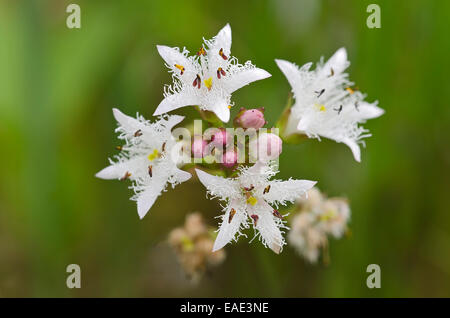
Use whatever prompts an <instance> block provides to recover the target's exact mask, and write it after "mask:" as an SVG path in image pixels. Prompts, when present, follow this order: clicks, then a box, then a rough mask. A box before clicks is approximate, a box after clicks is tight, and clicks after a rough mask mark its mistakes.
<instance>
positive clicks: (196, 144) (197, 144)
mask: <svg viewBox="0 0 450 318" xmlns="http://www.w3.org/2000/svg"><path fill="white" fill-rule="evenodd" d="M207 145H208V143H207V142H206V140H203V139H202V138H201V137H194V141H193V142H192V146H191V151H192V155H193V156H194V158H203V155H204V153H205V148H206V146H207Z"/></svg>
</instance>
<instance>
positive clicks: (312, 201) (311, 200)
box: [288, 188, 350, 263]
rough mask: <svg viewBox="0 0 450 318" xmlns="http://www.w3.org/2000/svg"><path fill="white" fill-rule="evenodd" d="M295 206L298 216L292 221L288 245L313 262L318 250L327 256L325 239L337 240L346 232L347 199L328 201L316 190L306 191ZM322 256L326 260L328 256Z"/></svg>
mask: <svg viewBox="0 0 450 318" xmlns="http://www.w3.org/2000/svg"><path fill="white" fill-rule="evenodd" d="M297 204H298V206H299V208H300V213H297V214H295V215H294V216H293V218H292V221H291V224H290V225H291V229H290V231H289V234H288V242H289V245H291V246H292V247H294V248H295V249H296V250H297V252H298V253H299V254H300V255H301V256H303V257H304V258H305V259H307V260H308V261H309V262H311V263H315V262H317V260H318V259H319V257H320V254H321V253H320V252H321V250H323V251H324V253H327V247H328V237H329V236H332V237H334V238H336V239H339V238H341V237H342V236H343V235H344V233H345V232H346V231H347V224H348V222H349V221H350V207H349V205H348V202H347V200H346V199H343V198H329V199H327V198H326V197H324V195H323V194H322V193H321V192H320V191H319V190H318V189H317V188H312V189H311V190H309V191H308V196H307V198H305V199H304V198H302V199H300V200H298V201H297ZM324 256H325V259H327V258H328V256H327V254H325V255H324Z"/></svg>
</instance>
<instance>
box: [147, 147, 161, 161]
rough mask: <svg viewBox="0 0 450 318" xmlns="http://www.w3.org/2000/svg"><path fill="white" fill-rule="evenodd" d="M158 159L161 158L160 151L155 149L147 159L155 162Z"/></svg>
mask: <svg viewBox="0 0 450 318" xmlns="http://www.w3.org/2000/svg"><path fill="white" fill-rule="evenodd" d="M158 157H159V151H158V149H155V150H153V152H152V153H151V154H149V155H148V157H147V158H148V160H150V161H153V160H155V159H156V158H158Z"/></svg>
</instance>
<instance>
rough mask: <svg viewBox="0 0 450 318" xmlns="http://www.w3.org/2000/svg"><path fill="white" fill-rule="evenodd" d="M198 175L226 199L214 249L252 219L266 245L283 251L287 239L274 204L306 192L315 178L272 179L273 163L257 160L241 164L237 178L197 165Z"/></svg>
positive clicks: (205, 183) (238, 234)
mask: <svg viewBox="0 0 450 318" xmlns="http://www.w3.org/2000/svg"><path fill="white" fill-rule="evenodd" d="M196 172H197V176H198V177H199V179H200V181H201V182H202V183H203V185H204V186H205V187H206V188H207V190H208V193H209V194H210V195H211V196H212V197H218V198H219V199H221V200H224V201H226V206H225V207H224V209H223V210H224V214H223V215H222V217H221V219H222V222H221V225H220V228H219V233H218V236H217V239H216V241H215V243H214V248H213V251H216V250H219V249H221V248H222V247H224V246H225V245H226V244H228V243H229V242H230V241H231V240H237V239H238V237H239V236H240V235H243V234H242V233H241V230H242V229H244V228H248V227H249V224H248V223H249V222H250V223H251V224H252V225H253V228H254V229H255V230H256V231H257V234H256V236H258V237H260V239H261V241H262V243H263V244H264V246H266V247H269V248H271V249H272V250H273V251H274V252H275V253H280V251H281V249H282V247H283V245H284V244H286V243H285V240H284V238H283V235H282V231H281V229H282V228H286V226H285V225H284V223H285V222H284V220H283V216H282V215H281V214H280V213H279V212H278V211H277V210H276V209H274V208H273V207H272V206H271V205H274V206H275V207H277V208H278V205H280V204H281V205H285V204H286V203H287V202H294V201H295V200H296V199H298V198H299V197H301V196H302V195H304V194H306V191H308V190H309V189H311V188H312V187H313V186H314V185H315V184H316V182H315V181H308V180H293V179H289V180H287V181H281V180H270V181H269V179H271V178H272V177H273V176H274V175H275V174H276V173H277V172H278V171H276V169H275V167H274V165H273V164H271V163H262V162H257V163H256V164H255V165H253V166H251V167H249V168H241V169H240V171H239V176H238V177H236V178H228V179H227V178H222V177H219V176H213V175H210V174H208V173H206V172H204V171H201V170H198V169H196Z"/></svg>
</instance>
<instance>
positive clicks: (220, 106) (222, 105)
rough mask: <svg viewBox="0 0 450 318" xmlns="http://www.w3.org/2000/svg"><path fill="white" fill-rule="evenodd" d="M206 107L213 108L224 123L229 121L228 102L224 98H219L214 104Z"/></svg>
mask: <svg viewBox="0 0 450 318" xmlns="http://www.w3.org/2000/svg"><path fill="white" fill-rule="evenodd" d="M206 109H208V110H211V111H212V112H213V113H214V114H216V116H217V117H218V118H219V119H220V120H221V121H223V122H224V123H227V122H228V121H229V120H230V109H229V108H228V103H226V102H225V101H223V100H218V101H217V102H216V103H215V104H214V105H210V107H208V108H206Z"/></svg>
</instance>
